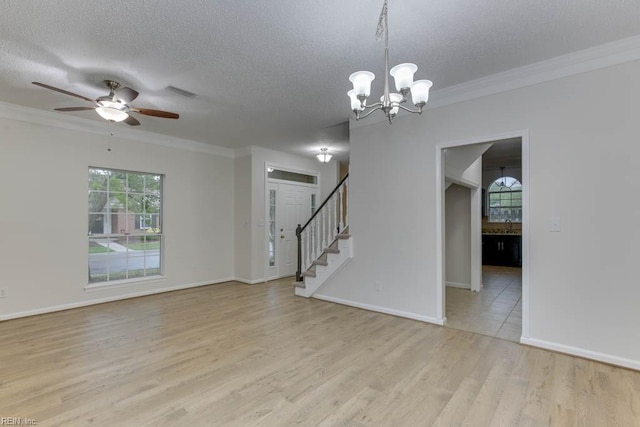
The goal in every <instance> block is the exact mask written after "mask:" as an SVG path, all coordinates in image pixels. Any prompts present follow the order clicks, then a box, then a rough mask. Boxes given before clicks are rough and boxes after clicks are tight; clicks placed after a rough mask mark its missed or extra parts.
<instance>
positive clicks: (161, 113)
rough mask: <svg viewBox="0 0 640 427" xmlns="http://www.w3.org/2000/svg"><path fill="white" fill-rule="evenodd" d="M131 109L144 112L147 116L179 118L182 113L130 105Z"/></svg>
mask: <svg viewBox="0 0 640 427" xmlns="http://www.w3.org/2000/svg"><path fill="white" fill-rule="evenodd" d="M129 110H131V111H134V112H136V113H140V114H144V115H145V116H153V117H162V118H164V119H177V118H179V117H180V115H179V114H176V113H170V112H168V111H160V110H152V109H149V108H133V107H130V108H129Z"/></svg>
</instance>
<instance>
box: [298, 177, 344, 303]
mask: <svg viewBox="0 0 640 427" xmlns="http://www.w3.org/2000/svg"><path fill="white" fill-rule="evenodd" d="M348 184H349V174H347V175H346V176H345V177H344V178H343V179H342V180H341V181H340V183H339V184H338V185H337V186H336V188H334V190H333V191H332V192H331V194H329V196H328V197H327V199H326V200H325V201H324V202H323V203H322V204H321V205H320V207H319V208H318V209H317V210H316V212H314V214H313V215H312V216H311V218H310V219H309V221H307V222H306V223H305V225H304V226H300V225H298V228H297V230H296V236H297V237H298V270H297V272H296V283H295V294H296V295H297V296H302V297H307V298H308V297H310V296H312V295H313V294H314V293H315V292H316V291H317V290H318V289H320V287H321V286H322V285H323V284H324V283H325V282H326V281H327V280H328V279H329V278H330V277H331V276H333V275H334V274H335V273H336V272H337V271H338V270H339V269H340V268H342V266H344V265H345V264H346V263H347V262H348V261H349V260H350V259H351V258H352V257H353V243H352V241H353V239H352V237H351V235H350V234H349V226H348V215H347V210H348V209H347V206H348V193H347V188H348Z"/></svg>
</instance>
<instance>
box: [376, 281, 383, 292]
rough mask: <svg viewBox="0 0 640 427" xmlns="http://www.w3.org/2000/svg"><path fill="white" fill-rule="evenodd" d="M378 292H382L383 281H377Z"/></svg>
mask: <svg viewBox="0 0 640 427" xmlns="http://www.w3.org/2000/svg"><path fill="white" fill-rule="evenodd" d="M375 284H376V291H378V292H380V291H381V290H382V280H376V282H375Z"/></svg>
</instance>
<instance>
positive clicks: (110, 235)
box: [88, 167, 163, 283]
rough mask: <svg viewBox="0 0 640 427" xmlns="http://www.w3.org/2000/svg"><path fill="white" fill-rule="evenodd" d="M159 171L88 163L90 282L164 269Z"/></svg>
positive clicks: (136, 275) (130, 276) (147, 275)
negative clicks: (105, 166)
mask: <svg viewBox="0 0 640 427" xmlns="http://www.w3.org/2000/svg"><path fill="white" fill-rule="evenodd" d="M162 181H163V175H160V174H152V173H143V172H134V171H123V170H116V169H105V168H97V167H90V168H89V191H88V199H89V200H88V202H89V205H88V215H89V223H88V226H89V227H88V241H89V248H88V250H89V283H96V282H113V281H120V280H128V279H136V278H144V277H149V276H158V275H161V274H162V243H163V234H162Z"/></svg>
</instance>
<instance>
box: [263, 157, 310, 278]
mask: <svg viewBox="0 0 640 427" xmlns="http://www.w3.org/2000/svg"><path fill="white" fill-rule="evenodd" d="M272 169H275V170H280V171H285V172H293V173H296V174H302V175H308V176H313V177H315V180H316V182H315V184H310V183H303V182H297V181H288V180H283V179H276V178H270V177H269V171H270V170H272ZM264 183H265V192H264V194H265V199H264V224H265V227H264V231H265V237H264V238H265V246H264V252H263V253H264V257H263V266H264V269H265V270H264V277H265V279H266V280H267V281H269V280H275V279H279V278H281V277H285V276H287V275H288V274H282V271H280V266H281V265H280V261H281V257H282V255H283V251H282V249H283V248H282V246H281V243H282V242H281V239H280V238H279V237H280V236H281V233H280V232H279V231H278V228H277V227H276V236H277V237H276V248H277V249H276V265H275V266H273V267H270V266H269V247H268V245H269V227H268V225H269V190H270V188H271V186H273V185H276V187H278V188H279V186H280V185H284V186H296V187H300V188H306V189H307V190H308V193H309V195H311V194H315V197H316V201H318V200H319V197H320V174H319V173H318V172H317V171H310V170H304V169H296V168H291V167H289V166H285V165H281V164H278V163H273V162H265V165H264ZM280 198H281V194H278V195H277V200H280ZM309 203H310V202H309ZM277 210H279V209H277ZM310 215H311V213H310V211H309V216H310ZM276 216H278V212H277V211H276ZM306 219H307V218H305V220H306ZM296 225H297V224H296ZM294 230H295V228H294ZM289 234H290V233H289Z"/></svg>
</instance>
